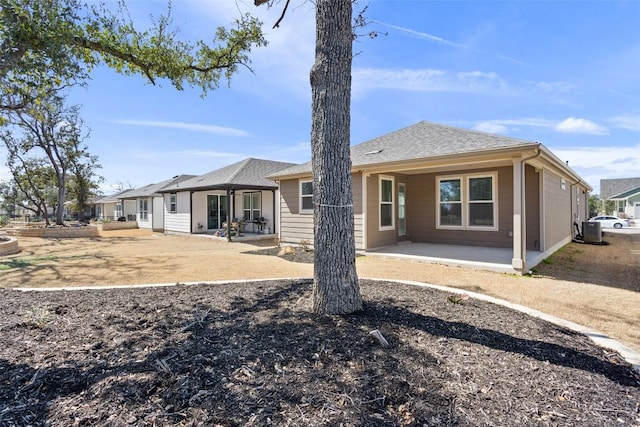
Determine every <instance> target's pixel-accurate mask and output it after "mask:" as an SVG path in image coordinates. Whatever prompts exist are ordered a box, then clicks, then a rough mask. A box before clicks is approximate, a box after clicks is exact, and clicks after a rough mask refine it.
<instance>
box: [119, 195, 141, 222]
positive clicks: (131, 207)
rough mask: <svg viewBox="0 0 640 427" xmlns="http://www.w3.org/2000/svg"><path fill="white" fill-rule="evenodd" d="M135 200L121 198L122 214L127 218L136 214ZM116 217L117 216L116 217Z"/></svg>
mask: <svg viewBox="0 0 640 427" xmlns="http://www.w3.org/2000/svg"><path fill="white" fill-rule="evenodd" d="M136 202H137V200H123V203H124V216H125V217H126V218H127V220H129V218H136V217H137V214H138V205H137V203H136ZM116 219H117V218H116Z"/></svg>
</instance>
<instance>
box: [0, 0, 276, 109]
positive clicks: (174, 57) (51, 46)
mask: <svg viewBox="0 0 640 427" xmlns="http://www.w3.org/2000/svg"><path fill="white" fill-rule="evenodd" d="M264 45H266V40H265V39H264V37H263V34H262V29H261V23H260V21H259V20H257V19H256V18H253V17H251V16H249V15H243V16H241V17H239V18H238V19H236V20H235V21H234V22H233V23H232V25H231V27H230V28H229V29H227V28H224V27H219V28H217V29H216V30H215V34H214V35H213V36H212V38H211V40H209V41H204V40H199V41H196V42H185V41H181V40H180V39H179V33H178V30H177V29H175V28H174V27H173V25H172V19H171V8H170V6H169V8H168V11H167V14H165V15H161V16H159V17H158V18H157V19H155V20H154V21H153V25H152V27H151V28H150V29H148V30H144V31H139V30H137V29H136V28H135V27H134V25H133V23H132V21H131V19H130V17H129V14H128V11H127V9H126V6H125V4H124V2H120V3H119V7H118V8H117V9H116V10H112V9H111V8H109V7H107V5H105V4H104V3H84V2H82V1H80V0H47V1H33V0H0V82H1V86H2V87H1V89H2V92H1V93H2V94H1V95H0V97H1V98H0V106H1V107H2V108H3V109H16V108H22V107H24V106H25V105H26V104H28V103H29V102H33V101H35V100H37V99H40V98H42V97H45V96H48V95H49V94H51V92H52V91H56V90H58V89H60V88H61V87H66V86H69V85H74V84H83V83H84V82H85V80H86V79H87V78H88V77H89V75H90V72H91V70H92V69H93V68H94V67H95V66H96V65H98V64H101V63H104V64H106V65H108V66H109V67H111V68H113V69H115V70H116V71H118V72H120V73H123V74H127V75H133V74H137V75H142V76H143V77H144V78H146V79H147V80H148V81H149V82H150V83H152V84H156V83H157V82H158V80H161V79H166V80H168V81H169V82H170V83H171V84H172V85H173V86H174V87H176V88H177V89H180V90H181V89H183V88H184V86H185V85H189V86H192V87H198V88H200V89H201V90H202V93H203V95H205V94H206V93H207V92H208V91H210V90H213V89H216V88H217V87H218V86H219V83H220V80H221V79H222V78H226V79H227V80H228V81H229V80H230V79H231V76H232V75H233V74H234V73H235V72H236V71H238V67H240V66H246V67H249V64H250V59H249V53H250V51H251V49H252V48H253V47H254V46H264Z"/></svg>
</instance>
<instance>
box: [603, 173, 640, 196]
mask: <svg viewBox="0 0 640 427" xmlns="http://www.w3.org/2000/svg"><path fill="white" fill-rule="evenodd" d="M638 187H640V178H617V179H601V180H600V198H601V199H605V200H607V199H611V198H613V197H614V196H616V195H620V194H622V193H625V192H627V191H630V190H633V189H634V188H638ZM616 197H617V196H616Z"/></svg>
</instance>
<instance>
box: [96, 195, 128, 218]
mask: <svg viewBox="0 0 640 427" xmlns="http://www.w3.org/2000/svg"><path fill="white" fill-rule="evenodd" d="M130 191H133V190H132V189H128V190H122V191H119V192H117V193H114V194H111V195H108V196H102V197H99V198H97V199H95V200H94V201H93V203H94V206H95V211H96V219H98V220H103V221H104V220H107V221H115V220H117V219H118V218H122V217H124V218H131V219H135V214H136V205H135V201H131V200H129V201H127V202H125V201H124V200H123V197H124V196H126V194H127V193H128V192H130Z"/></svg>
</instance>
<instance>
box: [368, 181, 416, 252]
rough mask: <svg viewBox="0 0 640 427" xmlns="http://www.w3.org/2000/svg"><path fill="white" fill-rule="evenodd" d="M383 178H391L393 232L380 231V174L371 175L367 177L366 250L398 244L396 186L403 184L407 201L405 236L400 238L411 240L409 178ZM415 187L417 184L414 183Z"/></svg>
mask: <svg viewBox="0 0 640 427" xmlns="http://www.w3.org/2000/svg"><path fill="white" fill-rule="evenodd" d="M382 175H383V176H390V177H393V178H394V179H393V181H394V182H393V185H394V189H393V191H394V194H393V218H394V220H393V224H394V229H393V230H382V231H381V230H380V205H379V199H380V174H372V175H370V176H368V177H367V212H368V215H367V216H366V219H367V248H366V249H372V248H379V247H381V246H389V245H394V244H396V243H397V242H398V240H399V237H398V184H400V183H404V184H405V185H406V189H407V190H406V191H407V194H406V200H407V215H406V216H407V218H406V219H407V235H406V236H402V238H401V240H405V239H411V237H412V233H411V231H410V230H411V227H410V225H409V224H411V223H412V222H413V219H412V218H411V215H410V213H409V206H411V205H412V204H413V200H412V198H411V187H412V186H413V184H411V183H410V182H411V178H412V177H410V176H407V175H402V174H395V173H384V174H382ZM414 183H415V184H417V185H420V184H418V183H417V182H414Z"/></svg>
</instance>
